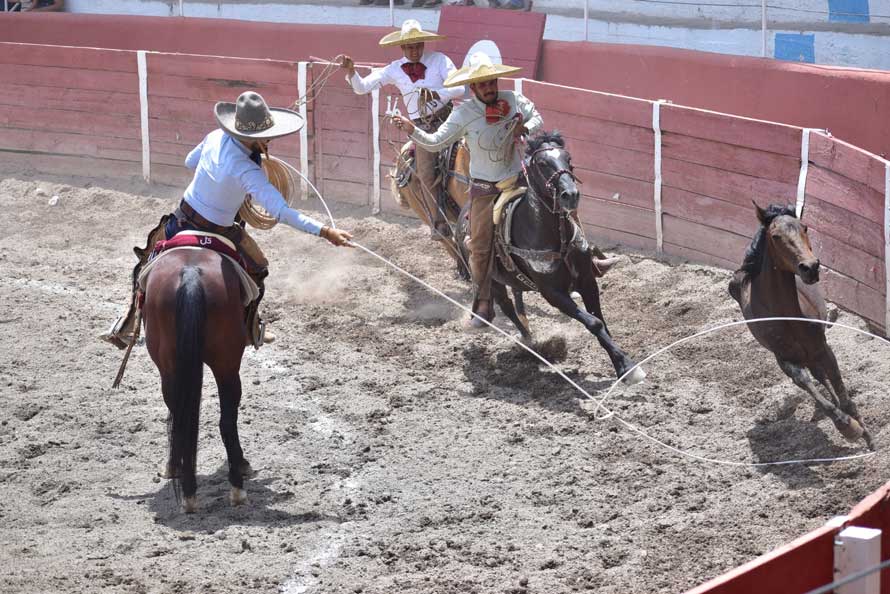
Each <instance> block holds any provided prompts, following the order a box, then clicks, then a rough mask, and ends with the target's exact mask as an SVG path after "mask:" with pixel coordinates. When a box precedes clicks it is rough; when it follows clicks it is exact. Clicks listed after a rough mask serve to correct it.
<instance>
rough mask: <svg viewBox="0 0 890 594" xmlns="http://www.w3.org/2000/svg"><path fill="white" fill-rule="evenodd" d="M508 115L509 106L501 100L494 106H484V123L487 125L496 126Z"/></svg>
mask: <svg viewBox="0 0 890 594" xmlns="http://www.w3.org/2000/svg"><path fill="white" fill-rule="evenodd" d="M508 113H510V104H509V103H507V102H506V101H505V100H503V99H498V100H497V101H496V102H495V104H494V105H486V106H485V121H486V122H487V123H489V124H497V123H498V122H500V121H501V120H503V119H505V118H506V117H507V114H508Z"/></svg>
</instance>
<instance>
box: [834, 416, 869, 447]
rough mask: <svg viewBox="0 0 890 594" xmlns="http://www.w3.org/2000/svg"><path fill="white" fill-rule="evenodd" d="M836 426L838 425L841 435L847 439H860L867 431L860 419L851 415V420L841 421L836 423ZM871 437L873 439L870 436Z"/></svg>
mask: <svg viewBox="0 0 890 594" xmlns="http://www.w3.org/2000/svg"><path fill="white" fill-rule="evenodd" d="M835 427H837V429H838V431H840V432H841V435H843V436H844V438H845V439H846V440H847V441H859V438H861V437H862V435H863V433H865V429H864V428H863V427H862V425H861V424H860V423H859V421H857V420H856V419H854V418H853V417H850V420H849V422H847V423H846V424H844V423H840V422H839V423H835ZM869 439H871V437H870V436H869ZM866 443H867V442H866Z"/></svg>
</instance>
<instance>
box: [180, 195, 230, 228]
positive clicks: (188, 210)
mask: <svg viewBox="0 0 890 594" xmlns="http://www.w3.org/2000/svg"><path fill="white" fill-rule="evenodd" d="M175 214H176V218H177V219H179V218H184V219H185V220H187V221H188V222H189V223H191V224H192V225H194V226H195V227H197V228H198V229H201V230H204V231H210V232H211V233H216V234H218V235H225V234H226V233H227V232H230V231H231V230H232V227H234V225H230V226H228V227H224V226H223V225H217V224H216V223H212V222H210V221H208V220H207V219H205V218H204V217H202V216H201V215H200V214H199V213H198V211H196V210H195V209H194V208H192V207H191V206H190V205H189V203H188V202H186V201H185V200H180V201H179V208H177V209H176V213H175ZM180 214H181V215H182V216H180Z"/></svg>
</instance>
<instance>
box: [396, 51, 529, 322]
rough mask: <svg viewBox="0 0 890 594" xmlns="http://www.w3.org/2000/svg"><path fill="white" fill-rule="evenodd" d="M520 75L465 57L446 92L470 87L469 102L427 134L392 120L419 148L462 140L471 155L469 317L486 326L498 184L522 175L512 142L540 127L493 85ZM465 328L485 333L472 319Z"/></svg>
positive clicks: (522, 104) (513, 96) (523, 102)
mask: <svg viewBox="0 0 890 594" xmlns="http://www.w3.org/2000/svg"><path fill="white" fill-rule="evenodd" d="M519 70H521V69H520V68H516V67H514V66H506V65H502V64H493V63H492V62H491V58H489V57H488V56H487V55H486V54H484V53H482V52H478V53H475V54H473V55H472V56H470V60H469V63H468V64H467V65H466V66H464V67H463V68H461V69H459V70H456V71H454V73H452V74H451V76H449V77H448V79H447V80H446V81H445V86H446V87H462V86H463V85H469V86H470V90H472V91H473V97H472V98H471V99H470V100H469V101H464V102H463V103H461V104H460V106H459V107H458V108H457V109H455V110H454V111H453V112H452V113H451V115H450V116H449V117H448V119H447V120H446V121H445V123H444V124H442V125H441V126H440V127H439V129H438V130H436V131H435V132H434V133H432V134H430V133H427V132H425V131H423V130H420V129H419V128H418V127H417V126H415V125H414V123H413V122H411V121H410V120H407V119H405V118H401V117H395V118H393V123H394V124H395V125H396V127H398V128H399V129H402V130H406V131H407V132H408V133H409V134H410V135H411V138H413V139H414V140H415V141H416V142H417V143H418V144H422V145H424V146H425V147H426V148H427V149H429V150H436V149H438V148H440V147H443V146H447V145H448V144H449V143H452V142H454V141H455V140H456V139H458V138H460V137H461V136H463V137H465V138H466V141H467V148H468V149H469V151H470V176H471V177H472V178H473V179H472V183H471V184H470V198H471V203H470V272H471V273H472V275H473V284H474V285H475V287H474V288H475V292H476V296H475V299H474V300H473V312H474V313H475V314H476V315H478V316H479V317H481V318H485V319H486V320H489V321H491V319H492V318H494V307H492V304H491V273H492V270H491V269H492V260H493V258H492V252H493V250H492V248H493V241H494V221H493V218H492V210H493V208H494V202H495V200H496V199H497V197H498V195H499V193H500V190H499V189H498V188H497V183H498V182H501V181H503V180H506V179H509V178H511V177H513V176H515V175H517V174H518V173H519V172H520V171H521V169H522V162H521V161H520V156H519V151H517V150H516V149H515V147H514V140H515V139H517V138H519V137H520V136H527V135H529V134H531V133H533V132H535V131H537V130H538V129H540V128H541V126H542V125H543V120H542V119H541V116H540V115H539V114H538V111H537V110H536V109H535V106H534V104H533V103H532V102H531V101H529V100H528V99H527V98H526V97H524V96H523V95H521V94H519V93H516V92H514V91H499V90H498V79H499V78H500V77H502V76H506V75H508V74H512V73H514V72H517V71H519ZM467 326H468V327H469V328H486V325H485V324H484V323H483V322H481V321H479V320H478V319H477V318H475V317H473V318H471V319H470V320H469V322H468V323H467Z"/></svg>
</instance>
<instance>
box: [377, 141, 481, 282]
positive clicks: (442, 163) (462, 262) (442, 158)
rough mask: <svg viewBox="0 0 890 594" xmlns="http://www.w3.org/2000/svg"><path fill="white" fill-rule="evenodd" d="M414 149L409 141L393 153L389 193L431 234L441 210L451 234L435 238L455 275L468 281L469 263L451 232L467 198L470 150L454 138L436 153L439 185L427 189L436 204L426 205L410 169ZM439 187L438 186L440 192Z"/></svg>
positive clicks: (468, 192)
mask: <svg viewBox="0 0 890 594" xmlns="http://www.w3.org/2000/svg"><path fill="white" fill-rule="evenodd" d="M415 150H416V148H415V144H414V141H409V142H406V143H405V144H404V145H403V146H402V149H401V151H400V152H399V154H398V155H397V156H396V161H395V164H394V166H393V168H392V169H391V170H390V189H391V191H392V196H393V198H394V199H395V201H396V203H397V204H398V205H399V206H401V207H402V208H410V209H411V210H413V211H414V213H415V214H416V215H417V216H418V218H420V220H421V221H423V223H424V224H426V225H428V226H429V228H430V229H431V232H432V233H434V234H436V233H437V231H436V230H435V227H434V226H433V221H434V220H435V218H436V217H435V214H436V210H441V212H442V214H443V215H444V216H445V219H446V221H448V225H449V227H450V228H451V229H452V235H451V236H450V237H438V238H437V239H440V240H441V241H442V242H443V244H444V246H445V249H446V250H447V251H448V255H449V256H451V258H452V259H453V260H454V262H455V266H456V272H457V275H458V276H459V277H460V278H463V279H464V280H470V269H469V266H468V264H467V261H466V259H465V258H464V256H463V253H462V251H461V249H460V247H459V246H458V245H457V243H456V242H455V240H454V233H453V231H454V229H455V227H456V225H457V218H458V215H459V214H460V212H461V210H462V209H463V207H464V205H465V204H467V202H468V201H469V198H470V191H469V190H470V151H469V150H468V149H467V146H466V143H465V142H463V141H458V142H455V143H454V144H453V145H451V147H449V148H447V149H444V150H442V151H441V152H440V153H439V159H438V173H439V175H438V181H439V184H438V186H437V187H436V188H429V190H430V191H431V192H432V193H433V195H434V196H436V203H435V204H429V200H425V199H424V198H423V188H422V187H421V182H420V177H419V176H417V175H416V174H415V172H414V151H415ZM439 188H441V189H442V191H441V193H440V192H439Z"/></svg>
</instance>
